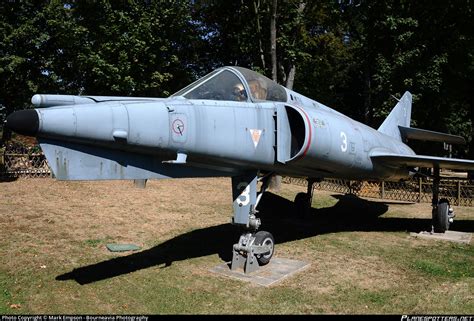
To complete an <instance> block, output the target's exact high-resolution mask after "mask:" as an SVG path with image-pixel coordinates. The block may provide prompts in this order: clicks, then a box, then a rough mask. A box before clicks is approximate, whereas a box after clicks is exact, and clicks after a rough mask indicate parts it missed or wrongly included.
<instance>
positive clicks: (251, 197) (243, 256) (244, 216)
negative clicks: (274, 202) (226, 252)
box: [231, 172, 275, 273]
mask: <svg viewBox="0 0 474 321" xmlns="http://www.w3.org/2000/svg"><path fill="white" fill-rule="evenodd" d="M270 176H271V175H270V174H268V175H267V176H264V177H262V178H261V181H262V187H261V189H260V192H259V193H258V195H257V181H258V180H259V179H258V173H256V172H252V173H248V174H247V175H242V176H235V177H232V194H233V199H234V217H233V219H232V223H233V224H234V225H238V226H240V227H241V228H242V229H243V233H242V235H241V236H240V238H239V242H238V243H236V244H234V246H233V254H232V264H231V269H232V270H236V269H239V268H242V269H243V270H244V272H245V273H251V272H253V271H256V270H257V269H258V268H259V266H263V265H266V264H268V263H269V262H270V260H271V258H272V256H273V253H274V251H275V240H274V238H273V235H272V234H271V233H269V232H266V231H258V232H257V230H258V228H259V227H260V225H261V222H260V219H259V218H257V217H256V214H257V213H258V211H257V205H258V203H259V202H260V199H261V198H262V195H263V193H264V192H265V190H266V189H267V187H268V183H269V180H270Z"/></svg>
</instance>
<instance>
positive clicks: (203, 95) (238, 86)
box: [173, 70, 248, 101]
mask: <svg viewBox="0 0 474 321" xmlns="http://www.w3.org/2000/svg"><path fill="white" fill-rule="evenodd" d="M192 87H193V88H192ZM173 96H184V97H185V98H188V99H210V100H232V101H246V100H247V97H248V96H247V91H246V90H245V88H244V85H243V84H242V81H241V80H240V79H239V77H237V76H236V75H235V74H234V73H233V72H231V71H229V70H222V71H221V72H214V73H210V74H209V75H207V76H206V77H204V78H201V79H199V80H198V81H197V82H196V83H193V84H192V85H190V86H188V87H186V88H184V89H182V90H180V91H178V92H177V93H176V94H174V95H173Z"/></svg>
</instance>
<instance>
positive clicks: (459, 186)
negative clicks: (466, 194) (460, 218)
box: [456, 181, 461, 206]
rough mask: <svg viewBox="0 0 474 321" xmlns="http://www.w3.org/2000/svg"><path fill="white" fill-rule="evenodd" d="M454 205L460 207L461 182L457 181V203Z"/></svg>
mask: <svg viewBox="0 0 474 321" xmlns="http://www.w3.org/2000/svg"><path fill="white" fill-rule="evenodd" d="M456 205H457V206H460V205H461V181H458V203H457V204H456Z"/></svg>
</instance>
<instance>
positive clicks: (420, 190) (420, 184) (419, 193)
mask: <svg viewBox="0 0 474 321" xmlns="http://www.w3.org/2000/svg"><path fill="white" fill-rule="evenodd" d="M418 182H419V186H418V187H419V188H418V203H421V193H422V192H423V186H422V184H423V180H422V178H421V177H419V178H418Z"/></svg>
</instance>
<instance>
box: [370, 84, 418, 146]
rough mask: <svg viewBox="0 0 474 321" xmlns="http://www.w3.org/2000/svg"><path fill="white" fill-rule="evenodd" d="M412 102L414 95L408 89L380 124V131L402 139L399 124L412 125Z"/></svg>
mask: <svg viewBox="0 0 474 321" xmlns="http://www.w3.org/2000/svg"><path fill="white" fill-rule="evenodd" d="M411 103H412V95H411V93H410V92H409V91H406V92H405V93H404V94H403V96H402V98H400V100H399V101H398V103H397V104H396V105H395V107H394V108H393V109H392V111H391V112H390V114H389V115H388V117H387V118H386V119H385V120H384V122H383V123H382V125H380V127H379V128H378V131H379V132H381V133H383V134H386V135H388V136H391V137H393V138H396V139H398V140H400V141H401V140H402V138H401V135H400V130H399V129H398V126H403V127H410V122H411Z"/></svg>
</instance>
